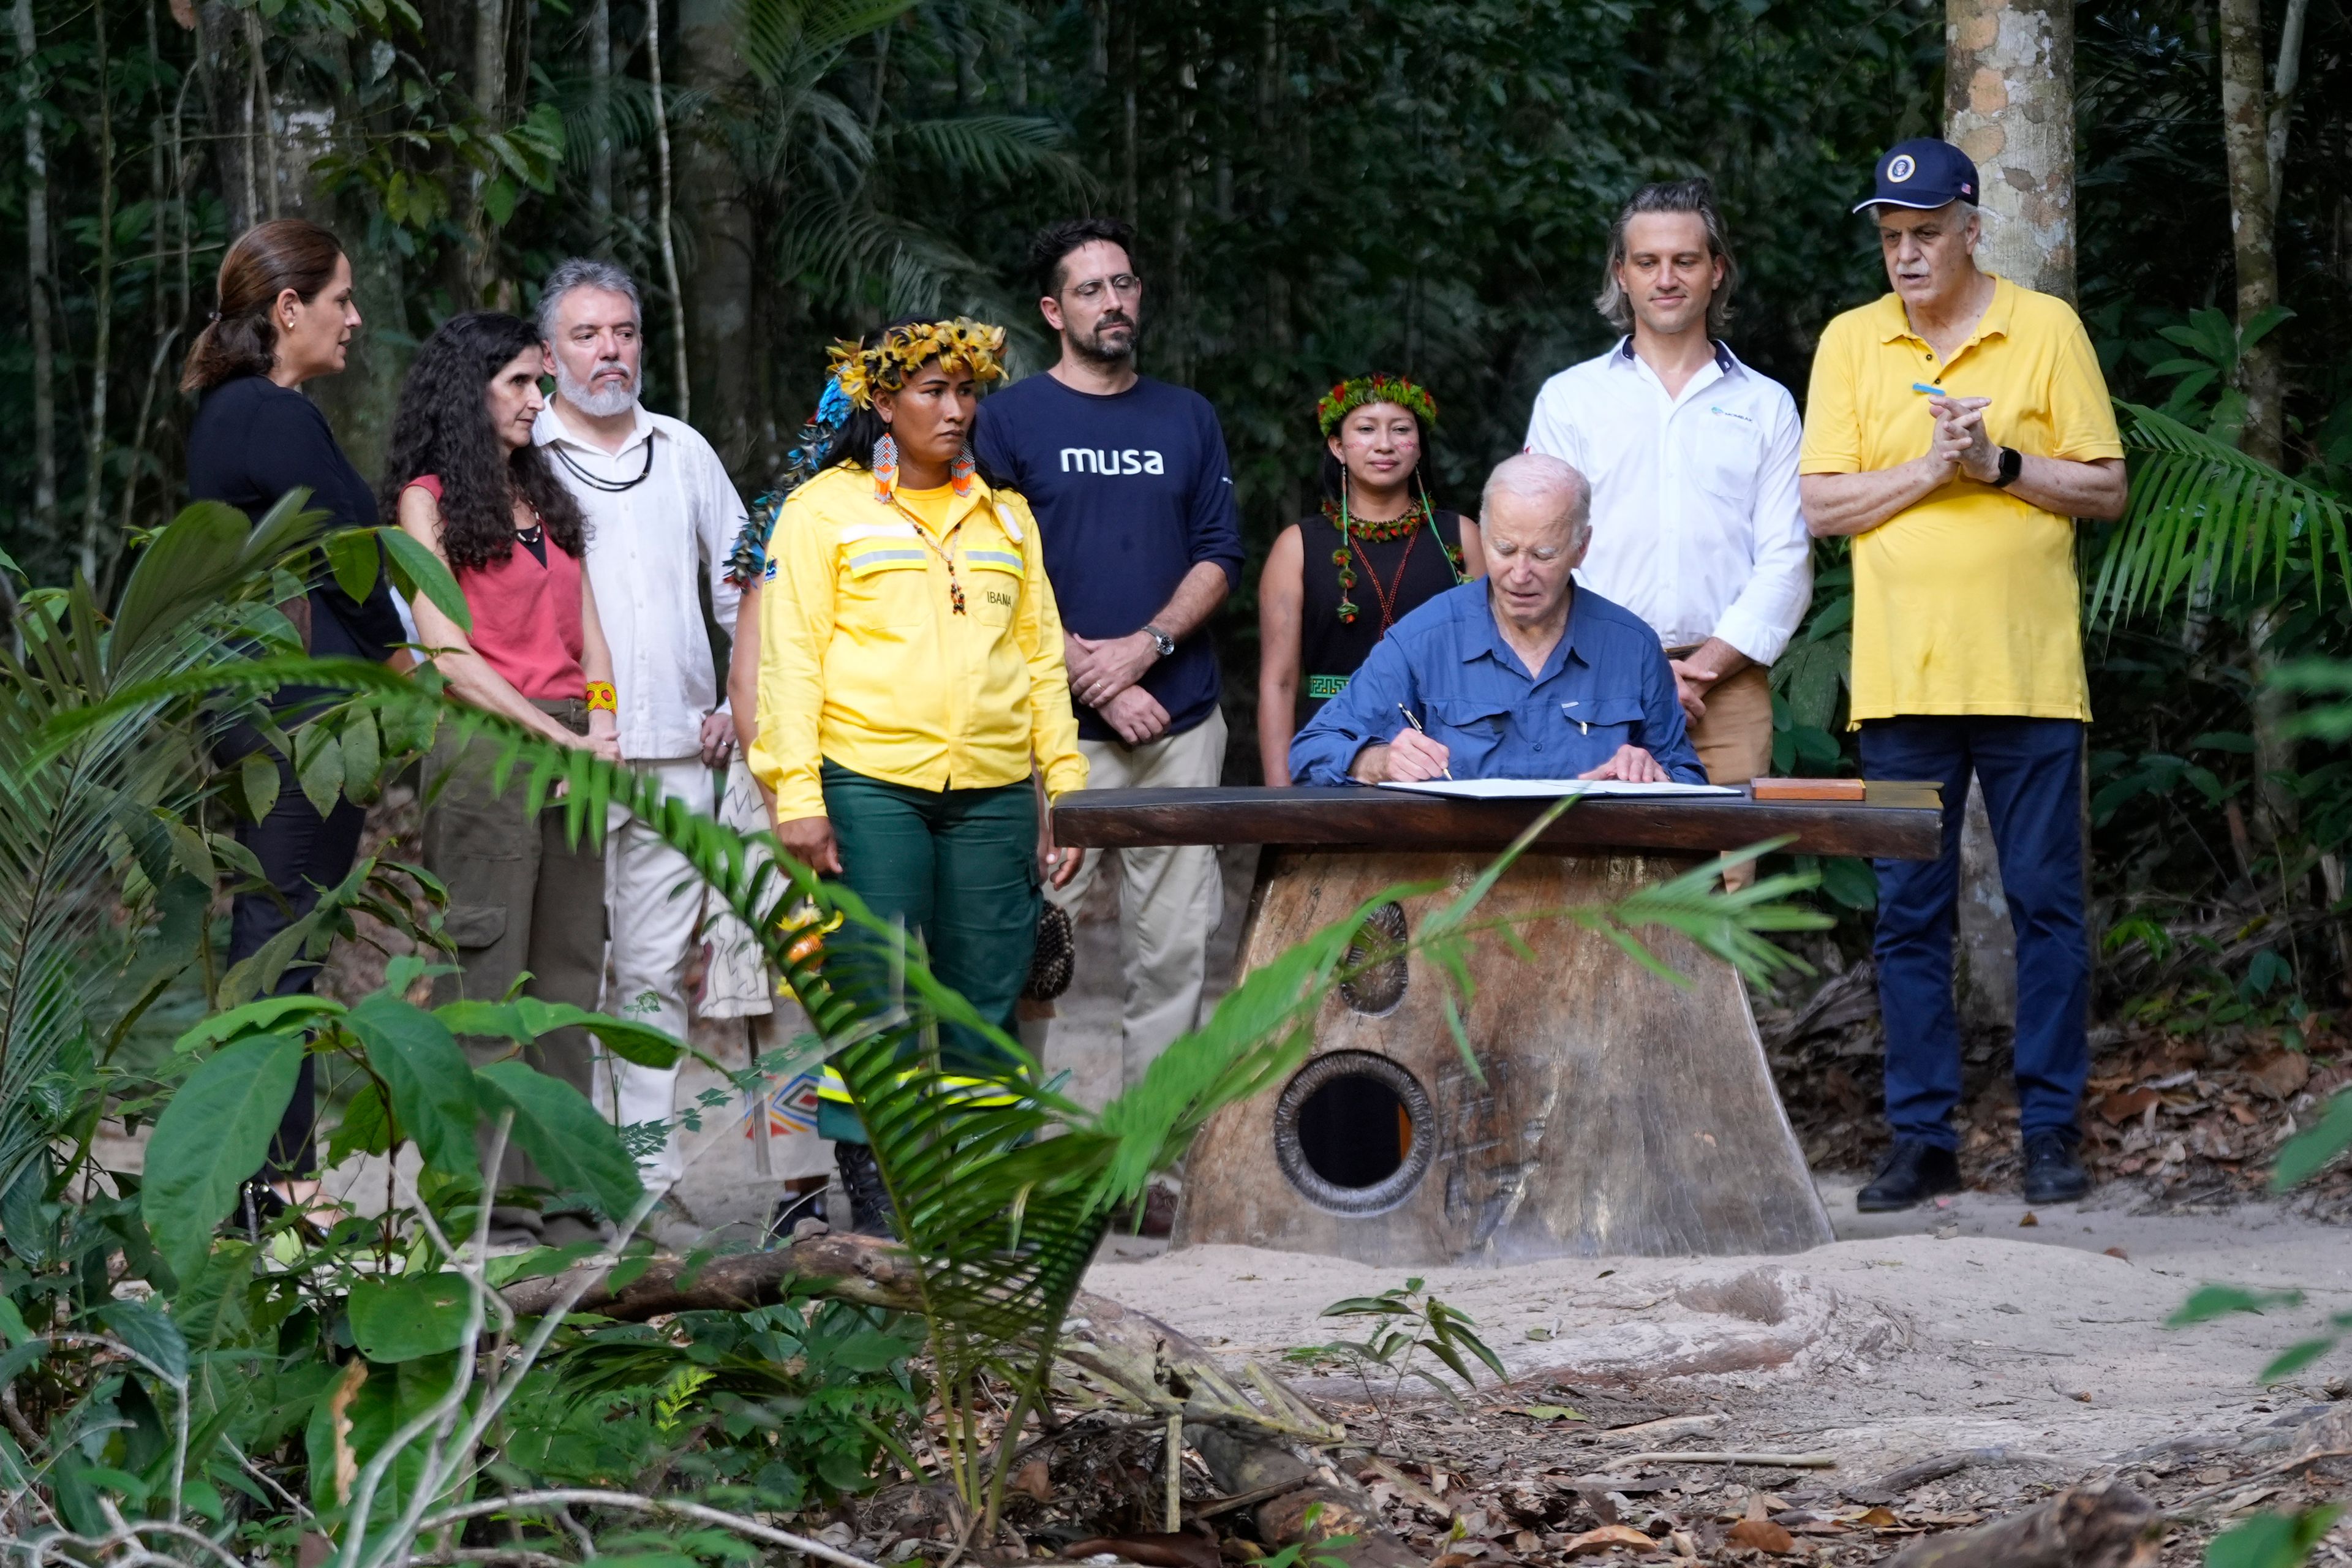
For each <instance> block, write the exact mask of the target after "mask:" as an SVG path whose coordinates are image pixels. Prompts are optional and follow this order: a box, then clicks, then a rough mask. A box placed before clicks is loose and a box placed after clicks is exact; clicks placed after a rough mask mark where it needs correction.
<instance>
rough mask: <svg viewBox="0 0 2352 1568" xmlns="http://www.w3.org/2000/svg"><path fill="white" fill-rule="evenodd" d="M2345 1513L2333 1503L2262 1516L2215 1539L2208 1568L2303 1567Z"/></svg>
mask: <svg viewBox="0 0 2352 1568" xmlns="http://www.w3.org/2000/svg"><path fill="white" fill-rule="evenodd" d="M2343 1512H2344V1510H2342V1509H2341V1508H2339V1507H2336V1506H2335V1505H2333V1504H2331V1505H2329V1506H2328V1507H2326V1508H2315V1509H2313V1510H2310V1511H2309V1512H2308V1513H2260V1514H2256V1515H2255V1516H2254V1517H2253V1518H2252V1519H2250V1520H2247V1521H2245V1522H2244V1523H2242V1524H2240V1525H2236V1526H2234V1527H2232V1528H2231V1529H2230V1530H2228V1531H2224V1532H2222V1533H2221V1534H2220V1535H2217V1536H2215V1537H2214V1538H2213V1541H2212V1543H2211V1544H2210V1545H2209V1546H2207V1547H2206V1548H2205V1568H2299V1565H2300V1564H2301V1563H2305V1561H2307V1560H2308V1559H2309V1558H2310V1556H2311V1549H2312V1548H2313V1547H2315V1546H2316V1545H2318V1544H2319V1541H2320V1538H2321V1537H2322V1536H2324V1535H2326V1533H2327V1531H2328V1528H2329V1527H2330V1526H2331V1525H2333V1524H2334V1523H2335V1522H2336V1519H2337V1518H2338V1517H2339V1516H2340V1515H2341V1514H2342V1513H2343Z"/></svg>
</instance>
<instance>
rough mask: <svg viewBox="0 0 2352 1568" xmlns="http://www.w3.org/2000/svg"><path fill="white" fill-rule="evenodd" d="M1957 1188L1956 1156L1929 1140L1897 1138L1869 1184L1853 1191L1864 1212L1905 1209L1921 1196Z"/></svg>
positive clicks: (1935, 1194) (1857, 1206) (1925, 1197)
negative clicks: (1901, 1139)
mask: <svg viewBox="0 0 2352 1568" xmlns="http://www.w3.org/2000/svg"><path fill="white" fill-rule="evenodd" d="M1959 1190H1960V1162H1959V1157H1958V1155H1956V1154H1954V1153H1953V1152H1951V1151H1950V1150H1949V1149H1938V1148H1937V1147H1936V1146H1935V1145H1934V1144H1932V1143H1913V1142H1908V1141H1905V1142H1897V1143H1896V1144H1895V1147H1894V1148H1892V1149H1889V1150H1888V1151H1887V1152H1886V1158H1885V1159H1884V1160H1882V1161H1880V1162H1879V1164H1878V1174H1877V1175H1876V1176H1875V1177H1874V1178H1873V1179H1872V1181H1871V1184H1870V1185H1868V1186H1866V1187H1864V1188H1863V1189H1862V1191H1861V1192H1859V1193H1856V1194H1854V1199H1853V1206H1854V1207H1855V1208H1858V1209H1860V1210H1861V1211H1862V1212H1863V1213H1864V1214H1885V1213H1887V1212H1889V1211H1890V1210H1894V1209H1907V1208H1909V1207H1910V1206H1911V1205H1914V1204H1916V1203H1919V1202H1921V1201H1922V1200H1924V1199H1927V1198H1932V1197H1937V1196H1940V1195H1942V1194H1945V1193H1957V1192H1958V1191H1959Z"/></svg>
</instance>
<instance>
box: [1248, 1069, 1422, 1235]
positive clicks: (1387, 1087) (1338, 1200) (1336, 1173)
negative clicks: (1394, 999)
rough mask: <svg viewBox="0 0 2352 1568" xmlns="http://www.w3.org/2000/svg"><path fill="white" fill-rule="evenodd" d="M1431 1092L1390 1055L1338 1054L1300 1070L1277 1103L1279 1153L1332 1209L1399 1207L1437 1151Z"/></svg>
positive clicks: (1301, 1183)
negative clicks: (1389, 1056)
mask: <svg viewBox="0 0 2352 1568" xmlns="http://www.w3.org/2000/svg"><path fill="white" fill-rule="evenodd" d="M1434 1126H1435V1121H1434V1113H1433V1110H1432V1108H1431V1106H1430V1102H1429V1094H1428V1091H1427V1090H1425V1089H1423V1088H1422V1087H1421V1081H1420V1080H1419V1079H1416V1078H1414V1077H1413V1076H1412V1074H1411V1073H1409V1072H1407V1071H1406V1070H1405V1069H1404V1068H1402V1067H1400V1066H1399V1065H1398V1064H1396V1063H1395V1062H1393V1061H1391V1060H1390V1059H1389V1058H1386V1057H1383V1056H1376V1055H1374V1054H1373V1053H1372V1052H1370V1051H1330V1052H1327V1053H1326V1054H1325V1055H1322V1056H1319V1057H1317V1058H1315V1059H1314V1060H1313V1061H1310V1062H1308V1063H1307V1065H1306V1066H1305V1067H1303V1068H1299V1069H1298V1072H1297V1076H1296V1077H1294V1078H1292V1079H1291V1080H1290V1082H1289V1083H1288V1084H1286V1085H1285V1086H1284V1088H1283V1090H1282V1095H1281V1098H1279V1099H1278V1100H1276V1101H1275V1106H1274V1154H1275V1161H1276V1163H1277V1164H1279V1165H1280V1166H1281V1167H1282V1173H1283V1174H1284V1175H1285V1176H1287V1177H1288V1178H1289V1179H1290V1184H1291V1185H1292V1186H1294V1187H1297V1189H1298V1190H1299V1192H1300V1193H1301V1194H1304V1195H1305V1197H1306V1199H1307V1202H1309V1203H1311V1204H1313V1205H1315V1206H1316V1207H1318V1208H1320V1209H1324V1210H1327V1211H1328V1212H1329V1213H1332V1214H1342V1215H1372V1214H1381V1213H1383V1212H1385V1211H1387V1210H1389V1209H1392V1208H1394V1207H1396V1206H1397V1205H1399V1204H1401V1203H1402V1202H1404V1201H1405V1199H1406V1198H1408V1197H1410V1196H1411V1195H1412V1190H1413V1188H1415V1187H1416V1186H1419V1185H1420V1184H1421V1178H1422V1177H1423V1175H1424V1174H1425V1173H1427V1172H1428V1170H1429V1164H1430V1157H1431V1154H1432V1153H1433V1151H1434V1149H1435V1142H1434V1140H1433V1137H1432V1136H1431V1131H1432V1130H1433V1127H1434Z"/></svg>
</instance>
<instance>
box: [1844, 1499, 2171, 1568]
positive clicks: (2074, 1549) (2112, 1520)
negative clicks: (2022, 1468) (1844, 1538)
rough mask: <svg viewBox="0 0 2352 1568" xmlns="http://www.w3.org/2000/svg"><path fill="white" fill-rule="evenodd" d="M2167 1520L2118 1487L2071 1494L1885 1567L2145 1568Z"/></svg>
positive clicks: (1943, 1538) (1930, 1544) (1938, 1540)
mask: <svg viewBox="0 0 2352 1568" xmlns="http://www.w3.org/2000/svg"><path fill="white" fill-rule="evenodd" d="M2163 1530H2164V1521H2163V1520H2162V1518H2161V1517H2160V1516H2159V1515H2158V1513H2157V1512H2156V1510H2153V1509H2151V1508H2149V1507H2148V1505H2147V1502H2146V1501H2145V1500H2142V1499H2141V1497H2140V1495H2139V1494H2138V1493H2137V1492H2135V1491H2133V1490H2132V1489H2130V1488H2129V1487H2127V1486H2125V1485H2123V1484H2122V1483H2120V1482H2116V1481H2108V1482H2103V1483H2101V1484H2098V1485H2095V1486H2084V1487H2069V1488H2068V1489H2065V1490H2064V1491H2062V1492H2060V1493H2058V1494H2057V1495H2056V1496H2055V1497H2053V1498H2052V1499H2051V1500H2049V1501H2047V1502H2045V1503H2043V1504H2042V1505H2041V1506H2040V1507H2038V1508H2032V1509H2028V1510H2026V1511H2025V1512H2023V1513H2019V1514H2011V1516H2010V1517H2009V1518H2007V1519H2002V1520H1996V1521H1993V1522H1992V1523H1990V1524H1988V1525H1982V1526H1980V1527H1979V1528H1978V1529H1975V1530H1969V1531H1955V1532H1954V1533H1952V1534H1949V1535H1939V1536H1937V1537H1935V1538H1934V1539H1932V1540H1928V1541H1922V1542H1917V1543H1916V1544H1915V1545H1912V1546H1910V1547H1907V1548H1906V1549H1905V1550H1904V1551H1903V1552H1900V1553H1899V1554H1897V1555H1896V1556H1895V1559H1894V1560H1893V1561H1892V1562H1891V1563H1888V1564H1887V1568H2147V1565H2148V1564H2151V1563H2155V1561H2156V1558H2157V1552H2158V1545H2159V1542H2160V1539H2161V1537H2162V1534H2163Z"/></svg>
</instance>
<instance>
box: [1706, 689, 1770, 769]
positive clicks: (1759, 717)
mask: <svg viewBox="0 0 2352 1568" xmlns="http://www.w3.org/2000/svg"><path fill="white" fill-rule="evenodd" d="M1690 738H1691V745H1692V747H1693V748H1694V749H1695V750H1696V752H1698V760H1699V761H1700V763H1703V764H1705V766H1706V782H1707V783H1709V784H1746V783H1747V782H1748V780H1749V779H1752V778H1757V777H1759V776H1761V775H1763V774H1766V773H1770V772H1771V771H1772V682H1771V678H1770V672H1769V669H1768V668H1767V667H1766V666H1764V665H1760V664H1751V665H1749V666H1748V668H1745V669H1743V670H1741V671H1740V672H1739V673H1738V674H1737V675H1732V676H1727V677H1725V678H1724V679H1721V680H1719V681H1717V683H1716V687H1715V689H1714V690H1713V691H1711V692H1709V693H1708V694H1707V699H1706V717H1704V718H1702V719H1701V720H1699V721H1698V722H1697V723H1696V724H1694V725H1693V726H1691V732H1690Z"/></svg>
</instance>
